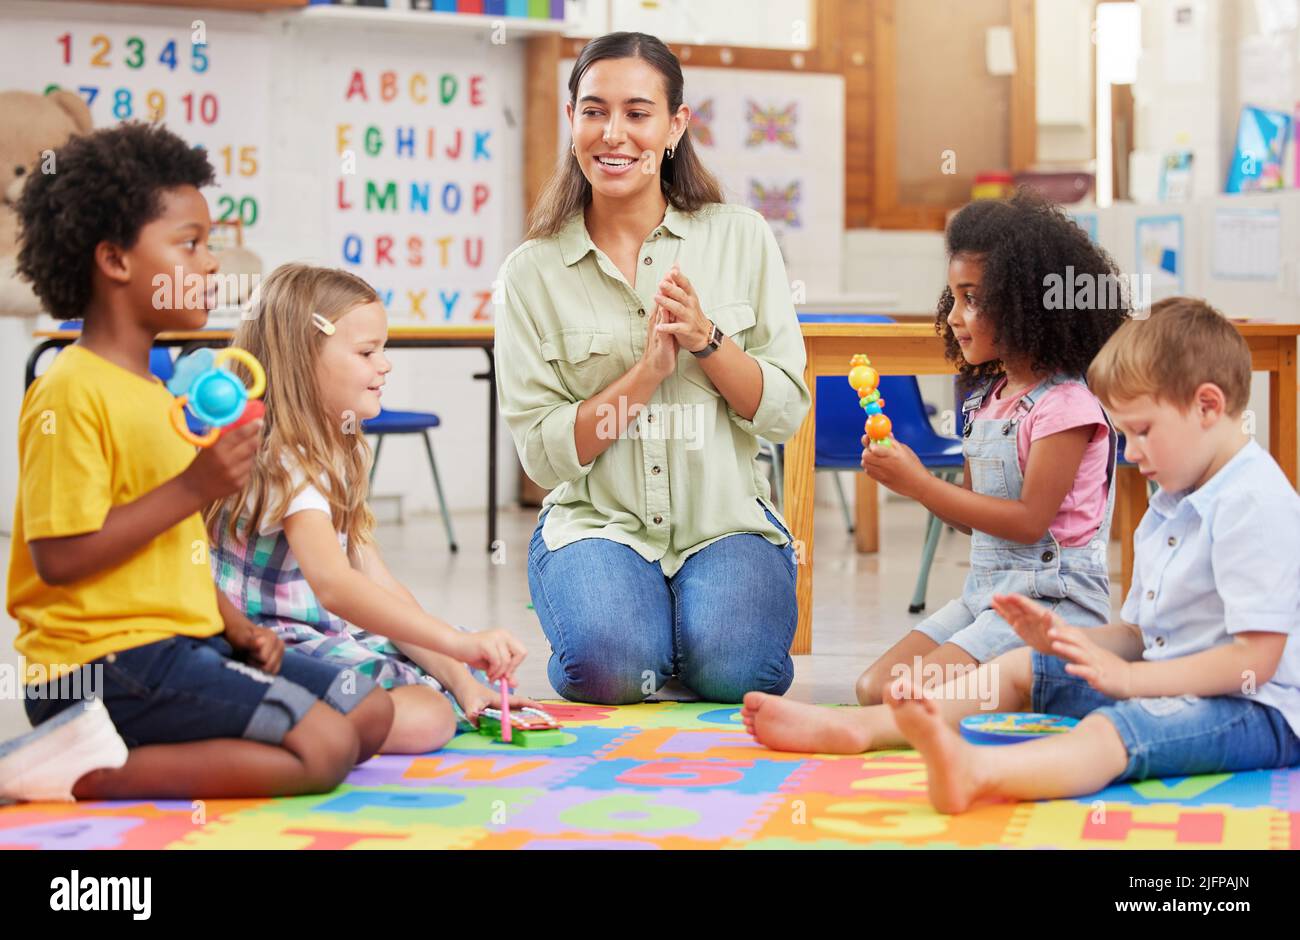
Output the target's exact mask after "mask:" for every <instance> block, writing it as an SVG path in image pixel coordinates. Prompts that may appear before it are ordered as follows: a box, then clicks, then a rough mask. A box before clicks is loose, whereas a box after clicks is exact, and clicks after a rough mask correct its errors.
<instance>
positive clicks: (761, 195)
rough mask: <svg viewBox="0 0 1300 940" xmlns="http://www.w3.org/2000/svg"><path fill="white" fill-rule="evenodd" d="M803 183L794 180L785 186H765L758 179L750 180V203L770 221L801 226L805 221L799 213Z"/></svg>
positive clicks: (795, 226)
mask: <svg viewBox="0 0 1300 940" xmlns="http://www.w3.org/2000/svg"><path fill="white" fill-rule="evenodd" d="M801 189H802V184H801V183H800V181H799V180H792V181H791V182H790V183H788V184H787V185H785V186H780V185H773V186H765V185H763V184H762V183H760V182H759V181H758V180H750V181H749V205H750V208H752V209H754V210H756V211H757V212H758V214H759V215H761V216H762V217H763V218H765V219H767V220H768V221H769V222H780V223H782V224H785V225H788V226H790V227H791V228H799V227H800V226H801V225H802V224H803V222H802V219H801V218H800V215H799V201H800V199H801V198H802V192H801Z"/></svg>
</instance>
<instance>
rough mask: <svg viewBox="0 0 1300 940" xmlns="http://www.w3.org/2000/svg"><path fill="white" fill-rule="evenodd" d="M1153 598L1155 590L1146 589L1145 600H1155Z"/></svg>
mask: <svg viewBox="0 0 1300 940" xmlns="http://www.w3.org/2000/svg"><path fill="white" fill-rule="evenodd" d="M1155 599H1156V592H1155V591H1147V600H1149V601H1153V600H1155Z"/></svg>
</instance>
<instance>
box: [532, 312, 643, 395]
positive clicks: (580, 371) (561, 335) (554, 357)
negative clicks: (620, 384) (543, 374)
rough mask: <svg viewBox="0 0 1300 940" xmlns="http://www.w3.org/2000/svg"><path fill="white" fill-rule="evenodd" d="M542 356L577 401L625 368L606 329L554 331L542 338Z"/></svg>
mask: <svg viewBox="0 0 1300 940" xmlns="http://www.w3.org/2000/svg"><path fill="white" fill-rule="evenodd" d="M542 358H543V359H545V360H546V361H547V362H549V363H551V365H552V366H554V367H555V370H556V372H558V373H559V376H560V381H562V382H563V383H564V387H565V388H567V389H568V390H569V393H570V394H572V395H573V397H574V398H576V399H578V400H584V399H587V398H590V397H591V396H593V395H595V394H597V393H598V392H600V391H601V390H602V389H604V388H605V387H606V386H607V385H609V384H610V383H611V382H613V381H614V380H615V379H617V378H618V377H619V376H620V375H622V374H623V372H624V371H625V370H624V369H623V363H622V361H621V360H620V358H619V357H618V356H617V355H615V354H614V334H613V333H611V332H609V331H608V330H591V329H569V330H558V331H556V332H554V333H548V334H547V335H546V336H543V337H542Z"/></svg>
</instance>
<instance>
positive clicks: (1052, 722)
mask: <svg viewBox="0 0 1300 940" xmlns="http://www.w3.org/2000/svg"><path fill="white" fill-rule="evenodd" d="M1078 723H1079V720H1078V719H1077V718H1066V717H1065V716H1064V715H1046V714H1043V713H1042V712H994V713H992V714H988V715H967V716H966V717H965V718H963V719H962V720H961V736H962V737H963V738H965V739H966V740H967V741H969V742H971V743H972V744H1019V743H1020V742H1021V741H1032V740H1033V739H1034V738H1042V737H1046V736H1047V735H1049V734H1064V733H1065V732H1067V731H1069V730H1070V729H1071V728H1073V727H1074V726H1075V725H1077V724H1078Z"/></svg>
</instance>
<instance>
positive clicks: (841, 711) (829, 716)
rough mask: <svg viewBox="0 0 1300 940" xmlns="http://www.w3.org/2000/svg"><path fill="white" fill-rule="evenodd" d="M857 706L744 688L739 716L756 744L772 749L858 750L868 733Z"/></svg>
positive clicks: (865, 744)
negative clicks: (795, 699)
mask: <svg viewBox="0 0 1300 940" xmlns="http://www.w3.org/2000/svg"><path fill="white" fill-rule="evenodd" d="M861 713H862V709H860V708H826V707H825V706H823V705H808V704H805V703H803V702H793V701H790V700H789V699H784V698H781V697H780V696H777V695H768V694H767V693H766V692H746V693H745V707H744V708H742V709H741V712H740V716H741V720H742V721H743V722H744V723H745V730H746V731H748V732H749V733H750V734H751V735H753V736H754V738H755V739H756V740H757V741H758V743H759V744H762V745H763V746H764V747H768V748H771V749H772V750H774V751H799V752H802V753H805V754H861V753H862V752H863V751H865V750H868V749H869V748H870V747H871V735H870V734H869V733H868V730H867V728H866V726H865V725H864V723H863V722H862V714H861Z"/></svg>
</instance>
